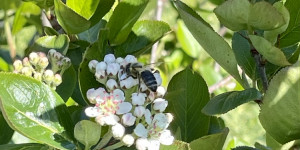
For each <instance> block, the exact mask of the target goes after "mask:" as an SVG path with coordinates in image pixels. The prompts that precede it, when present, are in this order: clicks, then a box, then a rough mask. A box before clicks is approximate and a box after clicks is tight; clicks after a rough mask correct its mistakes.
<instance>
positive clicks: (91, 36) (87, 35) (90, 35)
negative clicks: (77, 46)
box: [78, 20, 106, 43]
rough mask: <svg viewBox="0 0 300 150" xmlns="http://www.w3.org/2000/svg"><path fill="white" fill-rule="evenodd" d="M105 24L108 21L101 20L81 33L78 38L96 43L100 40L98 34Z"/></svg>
mask: <svg viewBox="0 0 300 150" xmlns="http://www.w3.org/2000/svg"><path fill="white" fill-rule="evenodd" d="M105 25H106V21H105V20H101V21H99V22H98V23H97V24H96V25H95V26H93V27H91V28H90V29H88V30H86V31H84V32H81V33H79V34H78V38H79V39H80V40H84V41H87V42H89V43H94V42H96V41H97V40H98V34H99V31H100V29H101V28H104V27H105Z"/></svg>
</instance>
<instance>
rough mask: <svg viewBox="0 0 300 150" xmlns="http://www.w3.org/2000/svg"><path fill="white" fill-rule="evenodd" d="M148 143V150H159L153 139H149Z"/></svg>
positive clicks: (156, 142)
mask: <svg viewBox="0 0 300 150" xmlns="http://www.w3.org/2000/svg"><path fill="white" fill-rule="evenodd" d="M148 141H149V145H148V150H159V145H160V143H159V141H158V140H155V139H150V140H148Z"/></svg>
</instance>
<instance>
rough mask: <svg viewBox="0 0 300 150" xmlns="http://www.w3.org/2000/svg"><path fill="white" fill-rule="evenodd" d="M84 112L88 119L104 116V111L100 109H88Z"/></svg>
mask: <svg viewBox="0 0 300 150" xmlns="http://www.w3.org/2000/svg"><path fill="white" fill-rule="evenodd" d="M84 112H85V114H86V115H87V116H88V117H97V116H99V115H101V114H102V111H101V109H100V108H99V107H88V108H86V109H85V111H84Z"/></svg>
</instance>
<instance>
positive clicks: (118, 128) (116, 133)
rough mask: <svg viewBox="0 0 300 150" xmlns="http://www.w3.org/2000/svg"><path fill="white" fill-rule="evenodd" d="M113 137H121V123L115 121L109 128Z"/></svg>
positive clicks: (122, 127)
mask: <svg viewBox="0 0 300 150" xmlns="http://www.w3.org/2000/svg"><path fill="white" fill-rule="evenodd" d="M111 130H112V134H113V137H114V138H116V139H121V138H122V137H123V135H124V133H125V128H124V126H122V125H121V124H119V123H117V124H115V125H114V126H112V128H111Z"/></svg>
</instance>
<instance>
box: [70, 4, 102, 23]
mask: <svg viewBox="0 0 300 150" xmlns="http://www.w3.org/2000/svg"><path fill="white" fill-rule="evenodd" d="M99 1H100V0H67V6H68V7H69V8H71V9H72V10H74V11H75V12H76V13H77V14H79V15H80V16H82V17H84V18H85V19H87V20H89V19H90V18H91V17H92V16H93V14H94V13H95V11H96V9H97V6H98V4H99Z"/></svg>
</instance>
